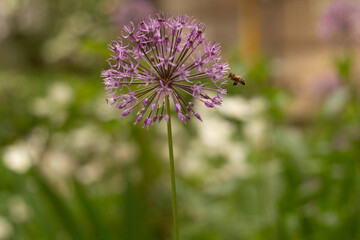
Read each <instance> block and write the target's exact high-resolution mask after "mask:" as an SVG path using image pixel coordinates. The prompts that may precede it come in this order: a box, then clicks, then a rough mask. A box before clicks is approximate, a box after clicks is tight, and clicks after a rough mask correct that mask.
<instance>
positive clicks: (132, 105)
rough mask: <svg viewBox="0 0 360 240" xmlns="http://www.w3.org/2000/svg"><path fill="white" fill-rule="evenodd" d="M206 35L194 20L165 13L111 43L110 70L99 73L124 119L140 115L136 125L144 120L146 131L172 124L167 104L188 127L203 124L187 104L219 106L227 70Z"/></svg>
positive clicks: (129, 28) (129, 29)
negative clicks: (194, 122)
mask: <svg viewBox="0 0 360 240" xmlns="http://www.w3.org/2000/svg"><path fill="white" fill-rule="evenodd" d="M204 30H205V26H204V24H202V23H200V22H198V21H196V20H195V19H192V18H190V17H187V16H183V15H179V16H177V17H175V18H167V16H166V15H164V14H158V15H156V18H153V17H149V18H147V19H142V20H141V21H140V22H139V23H138V24H133V23H132V22H131V23H130V24H129V25H127V26H125V27H124V32H123V34H122V36H123V38H120V39H119V40H118V41H113V42H112V43H110V44H109V49H110V50H111V51H112V55H111V57H110V58H109V59H108V60H107V61H108V63H109V69H107V70H103V71H102V74H101V76H102V77H103V80H104V84H105V89H106V91H107V96H108V98H107V102H108V103H109V104H111V105H113V106H114V107H115V108H116V109H119V110H120V109H121V110H122V114H121V117H125V116H127V115H129V114H130V113H131V112H132V111H135V112H137V115H138V116H137V118H136V121H135V124H137V123H139V122H140V121H142V120H143V121H144V127H146V128H149V126H150V125H151V124H154V123H155V122H156V121H158V122H160V121H161V120H162V119H163V118H164V119H165V120H166V121H168V120H169V114H170V113H168V112H167V103H168V102H169V103H171V104H173V105H174V107H175V110H176V113H177V116H178V118H179V119H180V120H181V121H183V122H184V123H187V122H190V119H191V116H195V117H196V118H197V119H199V120H200V121H202V119H201V117H200V115H199V114H198V113H196V112H195V109H194V104H193V103H192V102H189V100H190V99H196V100H198V101H200V102H202V103H203V104H204V105H205V106H206V107H208V108H215V106H219V105H221V102H222V98H221V95H223V94H226V93H227V92H226V89H223V88H222V86H223V85H224V84H225V83H226V80H225V78H226V77H227V75H228V70H229V64H228V63H221V56H220V45H219V44H217V43H212V42H207V41H206V40H205V34H204ZM168 100H169V101H168ZM135 109H137V110H135Z"/></svg>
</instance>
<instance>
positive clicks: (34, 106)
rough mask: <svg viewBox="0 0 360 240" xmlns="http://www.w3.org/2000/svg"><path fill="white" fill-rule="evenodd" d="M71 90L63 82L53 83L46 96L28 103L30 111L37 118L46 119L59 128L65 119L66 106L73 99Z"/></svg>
mask: <svg viewBox="0 0 360 240" xmlns="http://www.w3.org/2000/svg"><path fill="white" fill-rule="evenodd" d="M73 95H74V94H73V90H72V88H71V87H70V86H69V85H67V84H66V83H63V82H54V83H52V84H51V85H50V86H49V88H48V92H47V95H46V96H44V97H38V98H35V99H34V100H33V101H32V102H30V110H31V111H32V113H33V114H34V115H36V116H39V117H48V118H50V120H51V121H52V123H54V124H56V125H58V126H60V125H61V124H63V123H64V122H65V120H66V119H67V112H66V110H65V109H66V106H67V105H68V104H69V103H70V102H71V101H72V99H73Z"/></svg>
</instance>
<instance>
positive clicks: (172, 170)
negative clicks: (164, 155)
mask: <svg viewBox="0 0 360 240" xmlns="http://www.w3.org/2000/svg"><path fill="white" fill-rule="evenodd" d="M166 105H167V106H166V107H167V113H168V114H169V121H168V123H167V130H168V141H169V158H170V173H171V191H172V207H173V218H174V234H175V240H179V228H178V216H177V201H176V184H175V163H174V150H173V143H172V131H171V117H170V103H169V99H167V101H166Z"/></svg>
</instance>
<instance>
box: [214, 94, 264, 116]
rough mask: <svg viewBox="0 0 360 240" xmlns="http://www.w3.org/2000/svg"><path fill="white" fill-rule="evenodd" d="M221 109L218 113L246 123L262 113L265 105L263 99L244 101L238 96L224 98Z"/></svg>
mask: <svg viewBox="0 0 360 240" xmlns="http://www.w3.org/2000/svg"><path fill="white" fill-rule="evenodd" d="M222 105H223V107H221V108H219V111H220V112H221V113H222V114H224V115H225V116H227V117H230V118H234V119H237V120H242V121H247V120H250V119H251V118H253V117H256V116H258V115H259V114H261V113H263V112H264V111H265V109H266V103H265V100H264V99H263V98H260V97H256V98H253V99H250V100H248V99H245V98H243V97H240V96H236V97H224V102H223V104H222Z"/></svg>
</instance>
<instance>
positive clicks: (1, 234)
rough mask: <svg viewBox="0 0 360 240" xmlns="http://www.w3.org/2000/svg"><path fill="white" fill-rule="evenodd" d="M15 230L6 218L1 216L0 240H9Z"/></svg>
mask: <svg viewBox="0 0 360 240" xmlns="http://www.w3.org/2000/svg"><path fill="white" fill-rule="evenodd" d="M13 231H14V229H13V226H12V225H11V224H10V223H9V221H8V220H6V218H4V217H2V216H0V240H6V239H9V238H10V236H11V235H12V233H13Z"/></svg>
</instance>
